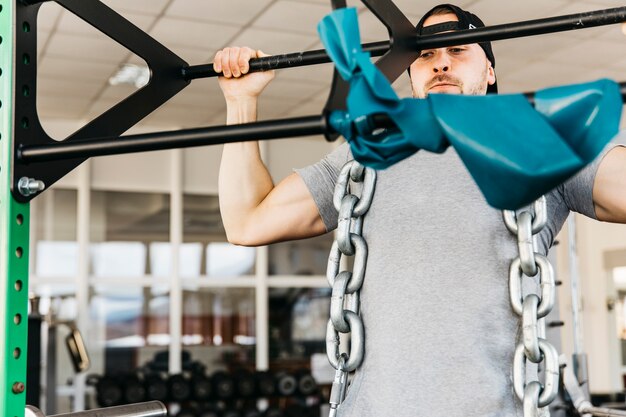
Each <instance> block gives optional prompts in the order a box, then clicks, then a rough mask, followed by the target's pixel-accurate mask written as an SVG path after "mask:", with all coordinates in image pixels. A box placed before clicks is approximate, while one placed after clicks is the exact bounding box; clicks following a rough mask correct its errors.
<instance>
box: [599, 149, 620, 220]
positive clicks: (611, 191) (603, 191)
mask: <svg viewBox="0 0 626 417" xmlns="http://www.w3.org/2000/svg"><path fill="white" fill-rule="evenodd" d="M593 202H594V206H595V210H596V216H597V218H598V220H602V221H607V222H614V223H626V147H624V146H619V147H616V148H613V149H612V150H611V151H609V152H608V153H607V154H606V155H605V156H604V158H603V159H602V162H601V163H600V166H599V167H598V172H597V174H596V178H595V180H594V184H593Z"/></svg>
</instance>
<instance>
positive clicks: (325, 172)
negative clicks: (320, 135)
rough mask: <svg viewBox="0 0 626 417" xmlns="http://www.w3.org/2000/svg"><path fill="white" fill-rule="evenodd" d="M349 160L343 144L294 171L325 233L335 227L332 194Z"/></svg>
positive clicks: (350, 155)
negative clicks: (322, 222)
mask: <svg viewBox="0 0 626 417" xmlns="http://www.w3.org/2000/svg"><path fill="white" fill-rule="evenodd" d="M351 159H353V158H352V153H351V152H350V147H349V145H348V144H347V143H344V144H343V145H340V146H339V147H337V149H335V150H334V151H333V152H331V153H330V154H328V155H326V157H324V159H322V160H321V161H319V162H317V163H315V164H313V165H309V166H308V167H305V168H301V169H296V170H295V171H296V172H297V173H298V175H300V177H301V178H302V180H303V181H304V183H305V184H306V186H307V188H308V189H309V192H310V193H311V196H312V197H313V200H314V201H315V204H316V205H317V210H318V211H319V213H320V216H321V217H322V220H323V221H324V225H325V226H326V231H327V232H330V231H331V230H333V229H335V228H336V227H337V216H338V213H337V210H335V206H334V205H333V192H334V191H335V183H336V182H337V177H338V176H339V172H340V171H341V168H342V167H343V166H344V165H345V164H346V162H348V161H349V160H351Z"/></svg>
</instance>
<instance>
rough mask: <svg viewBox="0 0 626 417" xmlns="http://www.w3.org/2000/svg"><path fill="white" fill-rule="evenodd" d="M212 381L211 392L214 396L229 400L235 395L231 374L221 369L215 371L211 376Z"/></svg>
mask: <svg viewBox="0 0 626 417" xmlns="http://www.w3.org/2000/svg"><path fill="white" fill-rule="evenodd" d="M211 381H212V382H213V393H214V396H215V398H217V399H220V400H229V399H231V398H233V397H234V396H235V392H236V388H235V381H234V380H233V378H232V376H230V375H229V374H227V373H226V372H223V371H218V372H215V373H214V374H213V375H212V376H211Z"/></svg>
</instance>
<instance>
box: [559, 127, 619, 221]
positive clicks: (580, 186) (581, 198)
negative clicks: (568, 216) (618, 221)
mask: <svg viewBox="0 0 626 417" xmlns="http://www.w3.org/2000/svg"><path fill="white" fill-rule="evenodd" d="M617 146H626V130H622V131H620V132H619V133H618V134H617V136H615V137H614V138H613V140H611V142H609V143H608V144H607V145H606V146H605V147H604V149H603V150H602V152H601V153H600V155H598V157H597V158H596V159H595V160H594V161H593V162H591V163H590V164H589V165H587V166H586V167H585V168H583V169H582V170H581V171H580V172H579V173H578V174H576V175H575V176H573V177H572V178H570V179H569V180H567V181H566V182H565V183H563V184H562V185H560V186H559V188H560V190H559V191H560V192H561V194H562V196H563V200H564V201H565V204H566V205H567V207H568V208H569V209H570V210H572V211H575V212H578V213H581V214H584V215H585V216H587V217H590V218H592V219H596V212H595V209H594V205H593V182H594V180H595V178H596V173H597V172H598V168H599V166H600V163H601V162H602V159H603V158H604V157H605V156H606V154H607V153H608V152H609V151H610V150H611V149H613V148H615V147H617Z"/></svg>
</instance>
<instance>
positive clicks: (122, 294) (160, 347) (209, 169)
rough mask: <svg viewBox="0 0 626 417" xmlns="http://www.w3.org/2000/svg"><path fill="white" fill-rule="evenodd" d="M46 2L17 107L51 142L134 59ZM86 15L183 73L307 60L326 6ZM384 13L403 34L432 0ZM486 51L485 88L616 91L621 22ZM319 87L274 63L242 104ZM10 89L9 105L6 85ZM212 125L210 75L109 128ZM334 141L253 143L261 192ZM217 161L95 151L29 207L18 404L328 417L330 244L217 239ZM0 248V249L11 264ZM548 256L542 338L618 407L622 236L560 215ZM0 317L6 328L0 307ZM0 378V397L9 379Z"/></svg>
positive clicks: (285, 110) (622, 351) (365, 25)
mask: <svg viewBox="0 0 626 417" xmlns="http://www.w3.org/2000/svg"><path fill="white" fill-rule="evenodd" d="M85 1H86V0H85ZM90 1H91V0H90ZM18 3H19V4H22V3H21V2H19V1H15V0H2V1H1V2H0V4H2V8H3V9H4V13H7V12H8V11H9V10H13V4H18ZM26 3H28V2H26ZM32 3H37V2H32ZM61 3H63V2H62V1H59V2H55V1H46V2H43V4H39V5H37V7H39V11H38V15H37V24H36V38H37V39H36V40H37V42H36V72H35V74H36V86H37V87H36V111H37V115H38V117H39V121H40V123H41V127H42V128H43V130H44V131H45V132H46V134H47V135H49V137H51V138H53V139H55V140H57V141H63V140H64V139H65V138H67V137H68V136H71V135H72V134H73V133H74V132H77V131H79V130H80V129H82V128H83V127H84V126H86V125H88V124H89V123H90V122H91V121H92V120H93V119H95V118H96V117H98V116H100V115H102V114H103V113H104V112H105V111H107V110H108V109H110V108H112V107H113V106H115V105H116V104H117V103H120V102H121V101H123V100H124V99H126V98H127V97H129V96H131V95H132V94H134V93H135V92H137V91H138V90H140V89H142V88H143V87H144V86H145V85H146V84H147V83H148V82H149V80H150V77H151V71H150V70H149V68H148V65H147V64H146V62H145V60H144V59H142V58H141V57H140V56H138V55H136V54H134V53H133V52H131V51H129V50H128V49H127V48H125V47H124V46H122V45H121V44H120V43H118V42H116V41H114V40H113V39H111V38H110V37H108V36H107V35H105V34H103V33H102V32H101V31H100V30H98V29H96V28H95V27H93V26H92V25H91V24H89V23H87V22H86V21H84V20H82V19H81V18H79V17H78V16H76V15H75V14H74V13H72V12H71V11H70V10H68V9H66V8H65V7H64V6H63V4H61ZM68 3H70V2H68ZM101 3H103V4H104V5H106V6H108V7H109V8H111V9H112V10H113V11H115V12H116V13H118V14H119V15H121V16H122V17H123V18H125V19H127V20H128V21H130V22H131V23H132V24H133V25H136V26H137V27H138V28H139V29H141V30H142V31H144V32H145V33H146V34H148V35H150V36H151V37H152V38H154V39H156V40H157V41H158V42H160V43H161V44H163V45H164V46H165V47H166V48H168V49H169V50H171V51H173V52H174V53H175V54H176V55H178V56H179V57H181V58H182V59H184V60H185V61H186V62H187V63H188V64H189V65H202V64H210V63H211V62H213V61H212V60H213V57H214V56H215V53H216V52H217V51H218V50H220V49H222V48H224V47H228V46H250V47H252V48H256V49H261V50H263V52H265V53H267V54H270V55H277V54H286V53H292V52H300V51H310V50H320V49H324V46H323V45H322V43H321V41H320V39H319V36H318V34H317V29H316V28H317V24H318V22H319V21H320V20H321V19H322V18H323V17H324V16H325V15H327V14H328V13H330V12H331V10H332V8H331V4H330V1H329V0H230V1H217V0H210V1H206V0H135V1H124V0H101ZM353 3H354V4H348V5H349V6H354V7H356V10H357V14H358V20H359V25H360V34H361V40H362V42H363V43H368V42H378V41H385V40H388V39H389V33H388V30H387V28H385V26H384V25H383V23H382V22H381V21H380V20H379V19H378V18H377V17H376V16H375V15H374V14H373V13H372V12H371V11H370V10H369V9H368V8H367V7H366V6H365V5H364V4H362V3H361V2H353ZM394 3H395V4H396V5H397V7H398V8H399V9H400V10H401V11H402V12H403V13H404V14H405V16H406V17H407V18H408V19H409V20H410V21H411V23H412V24H416V23H417V22H418V20H419V19H420V17H421V16H422V15H423V14H424V13H425V12H426V11H427V10H429V9H430V8H431V7H433V6H434V5H436V4H438V1H435V0H394ZM457 4H458V5H459V6H461V7H464V8H468V9H470V10H472V11H473V12H474V13H476V14H477V15H479V16H481V19H483V20H484V21H485V22H486V24H487V26H491V25H501V24H507V23H513V22H522V21H527V20H533V19H543V18H547V17H553V16H565V15H573V14H577V13H584V12H590V11H597V10H602V9H609V8H617V7H622V6H624V4H623V2H620V1H615V0H588V1H579V0H575V1H574V0H550V1H549V2H545V1H538V0H533V1H524V2H513V1H506V2H504V1H496V0H460V1H459V2H457ZM21 7H26V6H23V5H22V6H21ZM28 7H34V6H28ZM3 22H5V20H3ZM4 36H6V35H4ZM493 45H494V54H495V56H496V57H497V67H496V73H497V79H498V88H499V93H500V94H504V93H518V92H532V91H536V90H539V89H542V88H548V87H553V86H558V85H566V84H576V83H581V82H587V81H591V80H595V79H599V78H609V79H612V80H615V81H617V82H621V81H626V23H625V24H624V25H621V24H612V25H606V26H598V27H594V28H586V29H584V30H573V31H567V32H562V33H550V34H542V35H538V36H528V37H520V38H516V39H504V40H499V41H495V42H494V43H493ZM0 46H6V42H5V43H4V44H0ZM7 54H8V52H6V51H0V55H2V60H3V61H2V62H4V63H7V62H9V63H10V62H11V59H13V57H11V56H7ZM33 61H34V60H33ZM13 71H14V72H15V74H18V73H19V71H20V69H19V67H17V66H16V67H14V69H13ZM8 73H9V72H8V71H6V70H5V75H6V74H8ZM5 78H6V77H5ZM332 79H333V65H332V63H322V64H317V65H303V66H298V67H294V68H285V69H278V70H276V79H275V80H274V81H273V82H272V84H271V85H269V87H268V88H267V90H266V91H265V92H264V93H263V94H262V96H261V97H260V102H259V107H258V113H259V115H258V120H260V121H264V120H273V119H286V118H294V117H301V116H309V115H318V114H320V113H321V111H322V110H323V109H324V107H325V105H326V104H327V101H328V97H329V92H330V91H331V82H332ZM5 87H6V84H3V88H5ZM393 87H394V89H395V91H396V92H397V93H398V95H399V96H400V97H411V94H412V92H411V85H410V80H409V77H408V76H407V74H403V75H401V76H400V77H398V78H397V80H396V81H395V82H394V83H393ZM14 91H15V94H16V95H20V94H22V91H21V90H20V86H19V84H15V85H14ZM8 94H9V93H7V92H6V91H3V92H2V93H1V95H2V96H3V97H10V95H8ZM3 100H6V99H3ZM6 108H7V106H6V105H5V106H4V109H3V110H6ZM3 117H7V116H3ZM225 121H226V105H225V102H224V99H223V96H222V93H221V91H220V89H219V86H218V83H217V80H216V79H215V78H214V77H213V78H211V77H206V78H199V79H195V80H193V82H192V83H191V85H189V86H188V87H186V88H185V89H183V90H182V91H180V92H179V93H178V94H175V96H173V97H172V98H171V99H169V100H166V102H165V103H164V104H163V105H161V106H159V107H158V108H156V109H155V110H154V111H151V112H150V113H149V114H148V115H147V116H146V117H143V118H142V119H141V120H139V121H138V122H137V123H135V124H134V125H133V126H132V127H130V129H128V130H125V131H124V132H123V135H150V134H152V133H155V132H165V131H176V130H181V129H193V128H198V127H210V126H222V125H224V124H225ZM621 126H622V127H625V126H626V123H625V122H624V121H622V122H621ZM92 137H97V135H95V136H94V135H92ZM6 141H7V139H5V140H4V142H6ZM342 142H343V139H342V138H339V139H338V140H336V141H327V140H326V139H325V138H324V135H321V134H317V135H308V136H301V137H293V138H286V139H281V140H265V141H261V142H260V144H259V146H260V149H261V154H262V158H263V161H264V162H265V163H266V165H267V167H268V169H269V171H270V173H271V175H272V178H273V179H274V181H275V183H278V182H279V181H280V180H281V179H283V178H285V177H286V176H288V175H289V174H291V173H293V172H294V169H295V168H301V167H305V166H307V165H310V164H313V163H315V162H317V161H319V160H320V159H322V158H323V157H324V156H325V155H326V154H328V153H329V152H331V151H332V150H333V149H335V148H337V147H338V146H339V145H340V143H342ZM5 145H6V144H5ZM5 145H3V146H5ZM4 149H11V148H10V147H9V148H4V147H3V152H5V150H4ZM221 153H222V145H221V144H216V145H206V146H198V147H188V148H182V149H174V148H173V146H172V149H164V150H156V151H149V152H137V153H128V154H121V155H108V156H94V157H91V158H88V159H86V160H85V161H84V162H82V163H80V164H78V166H77V167H76V168H74V169H71V170H69V172H68V173H67V174H64V173H62V174H60V175H61V176H60V178H59V179H58V180H55V182H54V184H52V185H51V186H48V185H47V184H46V186H45V189H43V190H42V191H41V192H40V193H39V194H38V195H36V196H35V197H34V198H32V200H30V203H29V204H30V215H29V218H28V219H27V222H28V223H29V226H30V230H29V236H28V237H27V238H26V239H27V242H28V246H27V247H26V248H23V250H24V251H25V252H27V255H28V256H27V261H28V273H27V274H28V280H27V282H28V285H27V290H28V293H27V297H28V304H27V306H25V308H27V309H28V310H27V311H28V341H27V346H28V349H27V351H28V360H27V372H26V374H25V375H26V378H27V380H25V381H21V382H23V383H24V384H26V392H25V393H23V394H24V395H25V399H22V400H21V401H24V402H25V403H26V404H28V405H32V406H36V407H37V408H38V409H39V410H41V412H42V413H43V415H46V416H47V415H56V414H64V413H68V414H67V415H74V414H72V413H76V414H75V415H77V416H78V415H82V414H78V412H80V411H83V410H93V409H97V408H108V407H116V406H124V405H128V404H135V403H142V402H147V401H153V400H158V401H161V402H162V403H163V404H165V406H166V407H167V411H166V412H167V414H162V415H169V416H178V417H200V416H202V417H209V416H221V417H237V416H238V417H254V416H267V417H269V416H271V417H279V416H284V417H295V416H303V417H313V416H315V417H317V416H326V415H328V414H329V411H330V406H329V405H328V401H329V397H330V396H331V389H332V384H333V379H334V378H335V376H336V371H335V369H333V367H332V366H331V364H329V361H328V359H327V353H326V347H327V322H328V318H329V309H330V306H331V292H332V288H330V287H329V282H328V279H327V277H326V275H327V266H328V256H329V251H330V249H331V246H332V245H333V241H334V235H333V233H328V234H325V235H322V236H319V237H315V238H309V239H303V240H297V241H291V242H283V243H276V244H271V245H266V246H258V247H244V246H238V245H234V244H231V243H229V242H228V239H227V237H226V232H225V229H224V225H223V223H222V217H221V214H220V207H219V199H218V171H219V166H220V158H221ZM3 158H4V157H3ZM49 169H51V170H52V169H56V168H55V166H54V165H51V167H50V168H49ZM3 174H4V172H3ZM6 178H7V177H3V181H5V179H6ZM9 178H10V176H9ZM6 181H10V180H6ZM242 192H243V191H242ZM4 198H5V197H3V199H4ZM2 210H3V211H6V210H7V208H6V207H3V208H2ZM366 222H367V220H366ZM3 233H4V232H3ZM398 239H399V242H398V244H401V240H402V237H401V236H398ZM4 242H6V241H4ZM5 245H6V243H3V249H2V250H3V251H5V252H6V251H10V249H9V250H7V249H6V246H5ZM7 253H8V252H7ZM450 256H451V258H453V256H454V254H453V253H451V254H450ZM549 259H550V260H551V262H552V264H553V266H554V269H555V277H556V290H557V299H558V301H557V304H556V308H554V309H553V311H552V312H551V313H550V315H549V316H548V317H547V318H546V327H547V332H548V334H549V335H550V339H551V340H552V341H553V342H552V343H553V344H555V345H556V347H557V349H558V351H559V352H560V353H561V354H562V355H564V356H565V357H567V358H573V357H577V358H584V363H585V364H586V370H587V374H586V378H587V379H586V381H588V385H587V389H588V391H589V394H590V395H589V399H590V401H591V402H592V403H593V404H594V406H598V407H604V406H607V407H608V406H610V407H613V408H615V409H623V410H626V398H625V392H626V226H625V225H620V224H609V223H601V222H597V221H593V220H590V219H588V218H586V217H584V216H582V215H578V214H571V215H570V218H569V219H568V221H567V222H566V224H565V225H564V227H563V229H562V230H561V232H560V233H559V235H558V236H557V238H556V242H555V245H554V246H553V248H552V249H551V251H550V254H549ZM451 262H453V260H452V259H451ZM368 278H370V279H375V277H368ZM6 279H7V278H6V273H5V280H6ZM365 282H367V279H366V281H365ZM503 282H505V281H503ZM364 285H367V284H364ZM6 297H10V295H6ZM389 308H392V306H390V307H389ZM4 314H5V315H6V316H7V317H9V316H10V321H11V322H13V316H12V315H11V314H12V313H11V312H10V311H9V310H8V309H7V308H5V310H4ZM491 319H493V320H497V318H493V317H492V318H491ZM5 334H7V335H8V339H6V340H5V341H4V344H5V345H10V344H11V343H12V342H11V336H10V334H11V333H10V332H7V333H5ZM402 337H403V336H402V335H398V338H402ZM12 351H13V348H12V347H11V349H10V350H9V351H8V352H12ZM581 366H582V365H581ZM7 372H8V373H9V375H8V376H6V373H7ZM357 372H358V371H357ZM5 378H8V379H7V381H10V382H7V384H9V383H10V384H13V385H7V387H8V388H7V389H8V390H9V391H10V389H11V386H13V390H14V391H13V392H15V386H14V382H15V381H14V379H15V378H13V376H11V375H10V371H9V370H7V371H5ZM407 389H410V388H408V387H407ZM9 391H7V392H9ZM22 391H23V390H22ZM454 400H455V399H454V398H450V401H451V402H454ZM5 411H6V409H5ZM31 412H32V411H31ZM15 413H18V412H15ZM6 415H7V416H8V415H9V414H6ZM11 415H13V412H12V413H11ZM15 415H16V416H18V415H19V416H20V417H22V415H23V414H15ZM32 415H38V414H32ZM103 415H104V414H103ZM106 415H107V416H109V414H106ZM110 415H111V416H114V415H120V416H122V415H128V416H130V415H132V416H152V415H153V414H148V413H146V414H140V413H138V414H130V413H129V414H110ZM154 415H155V416H156V415H161V414H154ZM468 415H470V414H468Z"/></svg>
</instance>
